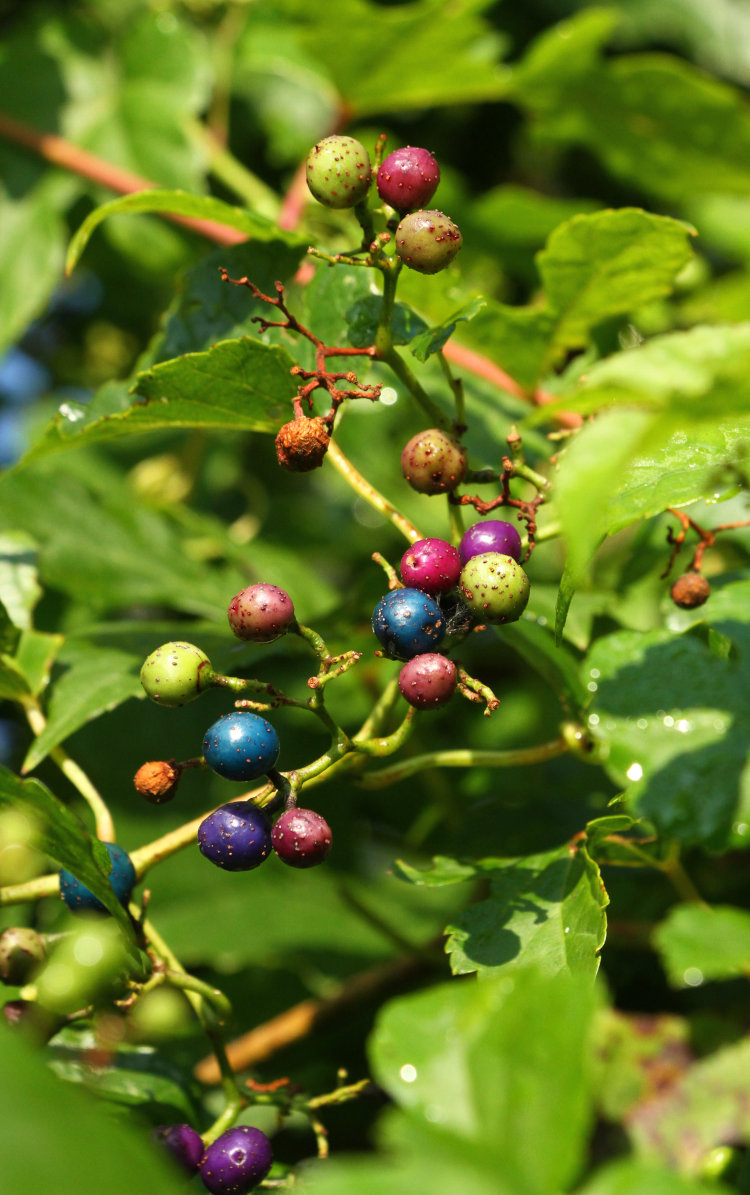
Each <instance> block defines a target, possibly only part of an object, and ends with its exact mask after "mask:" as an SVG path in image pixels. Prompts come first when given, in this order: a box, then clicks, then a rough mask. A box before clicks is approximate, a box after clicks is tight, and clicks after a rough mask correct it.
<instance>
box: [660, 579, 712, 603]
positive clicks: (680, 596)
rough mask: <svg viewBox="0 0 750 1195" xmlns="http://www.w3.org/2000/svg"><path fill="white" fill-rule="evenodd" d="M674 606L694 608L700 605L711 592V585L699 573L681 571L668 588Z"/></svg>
mask: <svg viewBox="0 0 750 1195" xmlns="http://www.w3.org/2000/svg"><path fill="white" fill-rule="evenodd" d="M669 592H670V595H671V597H672V601H673V602H674V604H675V606H680V607H681V608H682V609H683V610H694V609H695V607H696V606H702V605H703V603H704V602H705V601H706V599H707V598H708V596H709V594H710V593H711V586H710V585H709V583H708V581H707V580H706V578H705V577H702V576H701V574H700V573H683V574H682V576H681V577H678V578H677V580H676V581H675V583H674V585H673V586H672V588H671V589H670V591H669Z"/></svg>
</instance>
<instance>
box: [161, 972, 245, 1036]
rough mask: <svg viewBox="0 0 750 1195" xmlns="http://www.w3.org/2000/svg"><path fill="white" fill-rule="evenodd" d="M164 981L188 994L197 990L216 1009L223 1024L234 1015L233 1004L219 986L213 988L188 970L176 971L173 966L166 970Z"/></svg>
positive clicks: (197, 993)
mask: <svg viewBox="0 0 750 1195" xmlns="http://www.w3.org/2000/svg"><path fill="white" fill-rule="evenodd" d="M164 982H165V983H166V984H169V986H170V987H174V988H180V990H181V991H184V992H185V993H186V994H189V993H190V992H195V993H196V995H198V996H200V997H202V999H203V1000H205V1001H207V1002H208V1003H209V1004H210V1005H211V1006H212V1007H213V1008H214V1009H215V1011H216V1013H217V1015H218V1018H219V1020H220V1021H221V1023H222V1024H226V1023H227V1022H228V1021H229V1020H230V1019H231V1016H232V1006H231V1004H230V1003H229V1001H228V1000H227V998H226V996H225V995H224V993H223V992H222V991H220V990H219V988H213V987H211V985H210V984H208V983H204V982H203V980H202V979H198V977H197V976H195V975H189V974H188V973H187V972H186V971H174V970H172V969H171V968H169V969H168V970H166V971H165V972H164Z"/></svg>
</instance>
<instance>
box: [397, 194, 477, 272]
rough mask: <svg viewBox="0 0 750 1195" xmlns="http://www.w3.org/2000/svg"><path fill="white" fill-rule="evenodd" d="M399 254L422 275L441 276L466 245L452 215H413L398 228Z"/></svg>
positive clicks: (421, 212)
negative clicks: (442, 271)
mask: <svg viewBox="0 0 750 1195" xmlns="http://www.w3.org/2000/svg"><path fill="white" fill-rule="evenodd" d="M395 240H396V252H397V253H398V255H399V257H400V258H401V260H402V262H403V263H404V265H405V266H408V267H409V269H410V270H416V271H417V273H418V274H439V273H440V271H441V270H444V269H445V267H446V266H449V265H450V264H451V262H452V261H453V259H454V257H455V256H456V254H457V253H458V251H459V249H460V248H461V245H462V243H463V242H462V237H461V232H460V230H459V228H458V226H457V225H456V224H454V223H453V221H452V220H451V219H450V217H449V216H446V215H444V213H443V212H438V211H435V210H430V211H425V210H424V209H422V208H420V210H419V211H417V212H409V214H408V216H404V218H403V220H402V221H401V223H400V224H399V226H398V228H397V229H396V238H395Z"/></svg>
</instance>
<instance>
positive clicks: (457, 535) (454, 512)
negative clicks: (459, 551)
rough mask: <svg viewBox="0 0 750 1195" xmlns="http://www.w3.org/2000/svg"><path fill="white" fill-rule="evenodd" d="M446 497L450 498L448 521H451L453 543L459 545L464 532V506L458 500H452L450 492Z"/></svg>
mask: <svg viewBox="0 0 750 1195" xmlns="http://www.w3.org/2000/svg"><path fill="white" fill-rule="evenodd" d="M446 497H447V500H448V522H449V523H450V537H451V543H452V544H454V545H455V546H458V544H460V542H461V539H462V538H463V533H464V516H463V507H462V506H459V505H458V503H457V502H451V500H450V498H451V496H450V494H448V495H446Z"/></svg>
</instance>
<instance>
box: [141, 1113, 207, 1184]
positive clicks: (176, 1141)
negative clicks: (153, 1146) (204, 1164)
mask: <svg viewBox="0 0 750 1195" xmlns="http://www.w3.org/2000/svg"><path fill="white" fill-rule="evenodd" d="M152 1136H153V1139H154V1141H157V1142H158V1143H159V1144H160V1145H163V1146H164V1148H165V1149H167V1150H168V1151H169V1153H170V1154H171V1155H172V1157H173V1158H174V1160H175V1161H176V1162H178V1163H179V1165H180V1166H181V1167H182V1169H183V1170H186V1171H187V1172H188V1174H195V1172H196V1170H197V1169H198V1164H199V1163H200V1160H201V1158H202V1157H203V1142H202V1141H201V1138H200V1134H199V1133H196V1131H195V1129H191V1127H190V1125H189V1124H160V1125H158V1126H157V1128H155V1129H154V1131H153V1133H152Z"/></svg>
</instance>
